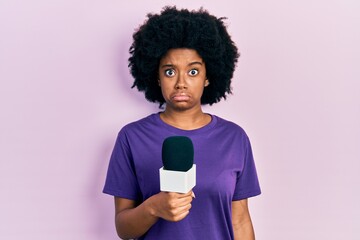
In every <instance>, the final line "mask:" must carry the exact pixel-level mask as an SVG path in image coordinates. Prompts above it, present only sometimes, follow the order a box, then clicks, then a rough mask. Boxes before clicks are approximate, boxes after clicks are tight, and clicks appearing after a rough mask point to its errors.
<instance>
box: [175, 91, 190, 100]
mask: <svg viewBox="0 0 360 240" xmlns="http://www.w3.org/2000/svg"><path fill="white" fill-rule="evenodd" d="M171 99H172V100H174V101H177V102H182V101H188V100H189V99H190V96H189V95H188V94H186V93H184V92H180V93H175V94H173V95H171Z"/></svg>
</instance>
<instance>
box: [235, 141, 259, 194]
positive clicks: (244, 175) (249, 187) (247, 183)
mask: <svg viewBox="0 0 360 240" xmlns="http://www.w3.org/2000/svg"><path fill="white" fill-rule="evenodd" d="M245 141H246V142H245V152H244V164H243V168H242V170H241V171H240V172H239V173H238V176H237V181H236V186H235V192H234V196H233V201H236V200H242V199H245V198H249V197H254V196H257V195H259V194H260V193H261V189H260V185H259V180H258V176H257V172H256V167H255V162H254V158H253V153H252V149H251V144H250V141H249V138H248V137H246V138H245Z"/></svg>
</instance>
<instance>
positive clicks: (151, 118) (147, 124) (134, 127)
mask: <svg viewBox="0 0 360 240" xmlns="http://www.w3.org/2000/svg"><path fill="white" fill-rule="evenodd" d="M156 115H157V114H156V113H153V114H150V115H148V116H146V117H144V118H141V119H138V120H136V121H133V122H130V123H128V124H126V125H125V126H123V127H122V128H121V130H120V134H126V133H131V132H136V131H140V130H141V129H143V128H151V127H154V126H155V125H156V124H157V121H156Z"/></svg>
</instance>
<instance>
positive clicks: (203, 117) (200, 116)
mask: <svg viewBox="0 0 360 240" xmlns="http://www.w3.org/2000/svg"><path fill="white" fill-rule="evenodd" d="M160 118H161V120H163V121H164V122H165V123H167V124H169V125H171V126H173V127H176V128H180V129H183V130H193V129H197V128H201V127H203V126H205V125H207V124H208V123H209V122H210V121H211V116H210V115H208V114H205V113H203V111H202V109H201V108H200V109H198V110H195V111H183V112H179V111H173V110H170V109H165V111H164V112H162V113H161V114H160Z"/></svg>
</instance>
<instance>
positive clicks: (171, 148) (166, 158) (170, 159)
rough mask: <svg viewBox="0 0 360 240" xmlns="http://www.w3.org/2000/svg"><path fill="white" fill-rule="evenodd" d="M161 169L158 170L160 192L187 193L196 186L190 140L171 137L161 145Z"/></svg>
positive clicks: (192, 150) (181, 137) (183, 137)
mask: <svg viewBox="0 0 360 240" xmlns="http://www.w3.org/2000/svg"><path fill="white" fill-rule="evenodd" d="M162 162H163V167H162V168H160V169H159V173H160V190H161V191H164V192H178V193H187V192H189V191H190V190H191V189H192V188H193V187H194V186H195V184H196V165H195V164H194V146H193V143H192V141H191V139H190V138H188V137H185V136H172V137H168V138H166V139H165V140H164V142H163V145H162Z"/></svg>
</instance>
